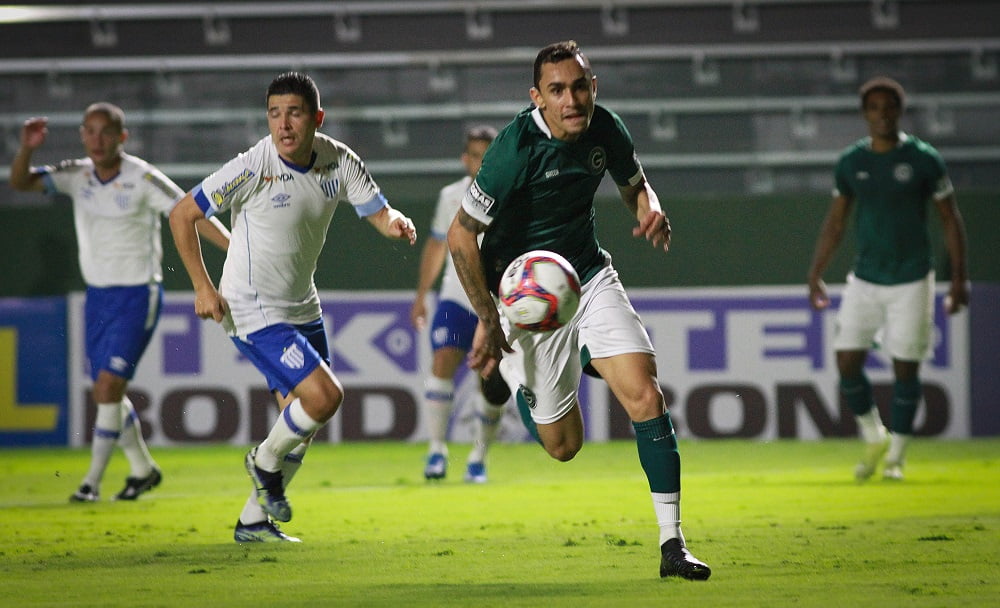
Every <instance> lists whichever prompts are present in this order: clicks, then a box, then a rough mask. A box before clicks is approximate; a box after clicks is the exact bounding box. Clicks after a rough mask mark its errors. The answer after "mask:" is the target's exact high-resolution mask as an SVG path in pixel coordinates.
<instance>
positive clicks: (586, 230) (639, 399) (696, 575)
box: [448, 41, 711, 580]
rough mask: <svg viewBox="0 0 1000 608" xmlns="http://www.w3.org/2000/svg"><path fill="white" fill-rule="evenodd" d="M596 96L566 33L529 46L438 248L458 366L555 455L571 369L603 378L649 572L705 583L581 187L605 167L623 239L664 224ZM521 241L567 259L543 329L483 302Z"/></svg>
mask: <svg viewBox="0 0 1000 608" xmlns="http://www.w3.org/2000/svg"><path fill="white" fill-rule="evenodd" d="M596 94H597V78H596V77H595V76H594V74H593V72H592V70H591V66H590V62H589V61H588V60H587V58H586V57H585V56H584V55H583V53H582V52H581V51H580V49H579V48H578V47H577V44H576V43H575V42H573V41H568V42H560V43H556V44H552V45H550V46H547V47H545V48H544V49H542V50H541V51H540V52H539V53H538V56H537V58H536V59H535V66H534V87H533V88H532V89H531V90H530V95H531V101H532V102H534V106H533V107H529V108H527V109H525V110H524V111H522V112H521V113H519V114H518V115H517V116H516V117H515V118H514V120H513V121H512V122H511V123H510V124H509V125H507V127H505V128H504V129H503V130H502V131H501V132H500V134H499V135H498V137H497V138H496V139H495V140H494V142H493V144H492V145H491V146H490V148H489V150H487V152H486V155H485V157H484V158H483V163H482V168H481V169H480V170H479V174H478V176H477V177H476V180H475V182H474V183H473V184H472V187H471V188H470V190H469V192H468V194H466V196H465V199H464V200H463V202H462V209H461V210H460V211H459V212H458V214H457V215H456V217H455V220H454V222H453V223H452V225H451V228H450V230H449V232H448V244H449V247H450V249H451V253H452V256H453V258H454V261H455V266H456V269H457V270H458V274H459V277H460V278H461V281H462V285H463V286H464V287H465V290H466V292H467V293H468V295H469V299H470V301H471V302H472V304H473V306H474V307H475V311H476V314H477V315H478V316H479V319H480V321H479V326H478V328H477V330H476V337H475V340H474V342H473V346H472V350H471V351H470V364H471V365H472V366H473V367H474V368H476V369H478V370H479V371H480V373H481V374H482V375H484V376H485V375H488V374H489V373H490V372H491V371H492V370H493V369H494V368H495V367H496V366H497V365H499V366H500V371H501V373H502V374H503V377H504V379H505V380H506V381H507V383H508V384H509V385H510V387H511V389H512V391H513V392H514V393H515V395H516V402H517V406H518V409H519V410H520V412H521V415H522V418H523V419H524V421H525V424H526V425H527V426H528V427H529V430H531V431H532V433H533V434H534V436H535V437H536V439H538V441H539V442H540V443H541V444H542V446H543V447H544V448H545V451H546V452H548V454H549V455H550V456H552V457H553V458H555V459H557V460H560V461H568V460H570V459H572V458H573V457H574V456H575V455H576V453H577V452H579V451H580V448H581V447H582V446H583V437H584V430H583V419H582V415H581V413H580V404H579V402H578V400H577V391H578V389H579V384H580V378H581V373H582V372H583V371H586V372H587V373H589V374H591V375H599V376H600V377H601V378H603V379H604V380H605V382H607V383H608V386H609V387H610V388H611V390H612V392H614V394H615V396H616V397H617V398H618V400H619V401H620V402H621V404H622V406H623V407H624V408H625V411H626V412H627V413H628V415H629V418H631V420H632V425H633V427H634V428H635V434H636V445H637V447H638V451H639V462H640V464H641V465H642V468H643V471H644V472H645V473H646V477H647V479H648V481H649V489H650V492H651V495H652V500H653V508H654V511H655V513H656V519H657V522H658V524H659V527H660V538H659V543H660V556H661V557H660V576H664V577H665V576H680V577H683V578H687V579H691V580H705V579H707V578H708V577H709V576H710V575H711V569H710V568H709V567H708V566H707V565H706V564H704V563H703V562H701V561H699V560H698V559H696V558H695V557H694V556H692V555H691V553H690V552H689V551H688V550H687V548H686V547H685V542H684V535H683V534H682V533H681V526H680V524H681V518H680V490H681V482H680V479H681V469H680V455H679V454H678V451H677V440H676V437H675V435H674V430H673V426H672V424H671V421H670V414H669V412H668V411H667V408H666V404H665V402H664V399H663V393H662V392H661V390H660V385H659V383H658V381H657V378H656V357H655V352H654V350H653V346H652V343H651V342H650V339H649V336H648V335H647V333H646V330H645V328H644V326H643V324H642V321H641V320H640V319H639V316H638V315H637V314H636V312H635V310H634V309H633V307H632V304H631V302H630V301H629V299H628V296H627V295H626V293H625V290H624V288H623V287H622V284H621V282H620V280H619V278H618V273H617V272H616V271H615V269H614V267H613V266H612V265H611V256H610V255H609V254H608V253H607V252H606V251H604V250H603V249H602V248H601V247H600V245H599V244H598V242H597V238H596V236H595V228H594V194H595V192H596V191H597V188H598V186H599V185H600V183H601V180H602V179H603V177H604V174H605V173H606V172H608V173H610V174H611V176H612V178H613V179H614V180H615V183H616V184H617V186H618V190H619V192H620V193H621V197H622V200H623V201H624V203H625V206H626V207H628V209H629V211H630V212H631V213H632V214H633V215H634V216H635V218H636V219H637V220H638V226H637V227H636V228H635V229H634V230H633V234H634V235H635V236H641V237H644V238H646V239H647V240H649V241H650V242H652V244H653V245H654V246H656V247H663V249H664V250H666V249H667V248H668V247H669V244H670V222H669V221H668V220H667V217H666V215H665V214H664V213H663V210H662V209H661V208H660V203H659V201H658V199H657V197H656V194H655V193H654V192H653V189H652V188H651V187H650V186H649V184H648V183H647V182H646V179H645V176H644V174H643V171H642V167H641V166H640V165H639V162H638V160H637V158H636V155H635V149H634V147H633V144H632V138H631V136H630V135H629V133H628V130H627V129H626V128H625V125H624V124H623V123H622V122H621V120H620V119H619V118H618V116H616V115H615V114H613V113H612V112H610V111H609V110H606V109H605V108H603V107H600V106H597V105H595V103H594V100H595V96H596ZM480 233H485V236H484V238H483V242H482V245H481V246H480V245H479V242H478V240H477V239H478V235H479V234H480ZM533 249H544V250H549V251H554V252H556V253H558V254H560V255H562V256H563V257H565V258H566V259H568V260H569V261H570V262H571V263H572V265H573V267H574V268H575V269H576V271H577V274H578V275H579V277H580V280H581V282H582V283H583V287H582V294H581V301H580V308H579V310H578V311H577V313H576V316H575V317H574V318H573V320H572V321H571V322H570V323H569V324H568V325H566V326H564V327H562V328H560V329H557V330H554V331H551V332H528V331H521V330H516V329H511V328H509V327H507V326H504V325H501V319H500V315H499V313H498V311H497V306H496V301H495V300H494V296H495V294H496V290H497V285H498V282H499V279H500V273H502V272H503V270H504V269H505V268H506V267H507V264H508V263H510V261H511V260H512V259H514V258H515V257H517V256H518V255H519V254H521V253H524V252H526V251H530V250H533ZM505 327H506V330H507V332H506V333H505Z"/></svg>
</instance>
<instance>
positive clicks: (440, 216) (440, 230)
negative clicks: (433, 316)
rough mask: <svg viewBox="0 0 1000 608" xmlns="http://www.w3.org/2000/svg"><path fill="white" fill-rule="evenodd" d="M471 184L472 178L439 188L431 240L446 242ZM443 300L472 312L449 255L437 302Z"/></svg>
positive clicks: (446, 257) (446, 256) (446, 255)
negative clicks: (452, 223)
mask: <svg viewBox="0 0 1000 608" xmlns="http://www.w3.org/2000/svg"><path fill="white" fill-rule="evenodd" d="M471 184H472V178H471V177H464V178H462V179H460V180H458V181H457V182H454V183H451V184H448V185H447V186H445V187H444V188H441V192H440V193H439V194H438V201H437V207H435V209H434V219H433V220H431V238H435V239H438V240H441V241H447V240H448V228H449V227H450V226H451V221H452V220H453V219H454V218H455V214H457V213H458V210H459V209H461V208H462V199H463V198H464V197H465V191H466V190H468V189H469V186H470V185H471ZM444 300H451V301H452V302H457V303H458V304H461V305H462V306H463V307H465V308H467V309H469V310H472V304H471V303H470V302H469V296H468V295H466V293H465V289H464V288H463V287H462V282H461V280H460V279H459V278H458V272H457V271H456V270H455V262H454V261H452V259H451V253H446V254H445V262H444V276H442V277H441V291H440V292H439V293H438V301H444Z"/></svg>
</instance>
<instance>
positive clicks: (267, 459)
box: [255, 399, 323, 473]
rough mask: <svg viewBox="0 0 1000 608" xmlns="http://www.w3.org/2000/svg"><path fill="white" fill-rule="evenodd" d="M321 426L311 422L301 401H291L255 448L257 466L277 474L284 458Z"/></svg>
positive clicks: (314, 421) (313, 421) (318, 423)
mask: <svg viewBox="0 0 1000 608" xmlns="http://www.w3.org/2000/svg"><path fill="white" fill-rule="evenodd" d="M321 426H323V424H322V423H321V422H318V421H316V420H313V419H312V417H311V416H309V414H307V413H306V411H305V410H304V409H303V408H302V402H301V401H299V400H298V399H296V400H295V401H292V402H291V403H289V404H288V406H287V407H285V409H284V410H282V411H281V414H279V415H278V419H277V420H276V421H275V422H274V426H272V427H271V432H270V433H268V435H267V438H266V439H264V441H263V442H261V444H260V445H259V446H257V456H256V458H255V460H256V463H257V466H258V467H260V468H262V469H264V470H265V471H270V472H272V473H274V472H277V471H278V470H279V469H280V468H281V461H282V460H284V458H285V456H286V455H287V454H289V453H290V452H291V451H292V450H293V449H295V446H297V445H299V444H300V443H302V442H303V441H305V440H307V439H309V438H310V437H312V436H313V433H315V432H316V430H317V429H319V427H321Z"/></svg>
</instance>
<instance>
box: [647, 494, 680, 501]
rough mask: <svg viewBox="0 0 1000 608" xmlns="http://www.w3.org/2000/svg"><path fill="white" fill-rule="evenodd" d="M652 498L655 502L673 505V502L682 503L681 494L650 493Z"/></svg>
mask: <svg viewBox="0 0 1000 608" xmlns="http://www.w3.org/2000/svg"><path fill="white" fill-rule="evenodd" d="M650 496H652V497H653V502H660V503H671V502H680V501H681V493H680V492H669V493H666V492H650Z"/></svg>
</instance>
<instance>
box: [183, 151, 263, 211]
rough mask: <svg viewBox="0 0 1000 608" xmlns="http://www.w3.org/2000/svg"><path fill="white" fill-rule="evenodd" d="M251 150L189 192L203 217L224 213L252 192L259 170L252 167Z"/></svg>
mask: <svg viewBox="0 0 1000 608" xmlns="http://www.w3.org/2000/svg"><path fill="white" fill-rule="evenodd" d="M254 150H255V148H251V149H250V150H247V151H246V152H243V153H241V154H240V155H239V156H237V157H236V158H234V159H232V160H230V161H229V162H227V163H226V164H224V165H222V167H221V168H220V169H219V170H218V171H216V172H215V173H213V174H211V175H209V176H208V177H206V178H205V179H203V180H202V181H201V183H200V184H198V185H197V186H195V188H194V190H192V191H191V194H192V196H194V201H195V202H196V203H197V204H198V207H199V208H200V209H201V210H202V212H203V213H204V214H205V217H212V216H213V215H215V214H217V213H219V212H221V211H225V210H226V209H229V208H230V207H232V206H233V203H235V202H237V201H242V200H245V197H246V196H248V195H249V194H250V193H251V192H252V191H253V187H252V183H253V182H254V181H255V180H256V178H257V175H258V173H259V172H260V168H259V167H256V166H254V163H253V160H252V159H253V158H254V155H253V152H254Z"/></svg>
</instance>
